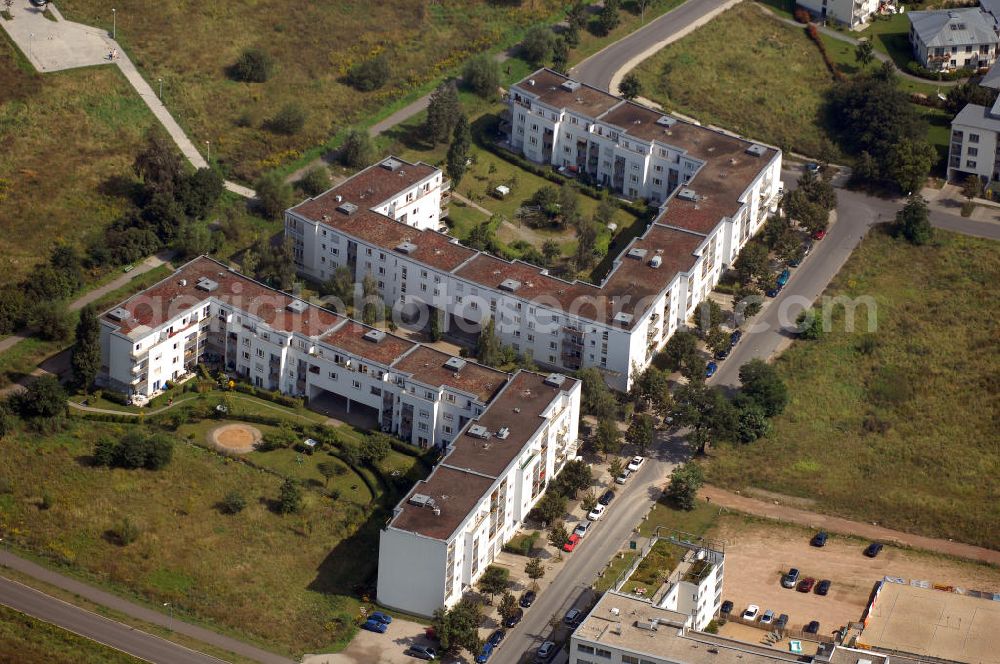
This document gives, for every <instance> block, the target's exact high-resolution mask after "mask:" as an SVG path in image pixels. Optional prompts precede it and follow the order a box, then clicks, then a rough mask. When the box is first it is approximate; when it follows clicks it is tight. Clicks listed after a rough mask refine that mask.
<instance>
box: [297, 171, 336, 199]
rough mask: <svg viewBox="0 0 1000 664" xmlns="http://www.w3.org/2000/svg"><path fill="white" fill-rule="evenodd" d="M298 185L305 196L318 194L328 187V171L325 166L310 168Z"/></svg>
mask: <svg viewBox="0 0 1000 664" xmlns="http://www.w3.org/2000/svg"><path fill="white" fill-rule="evenodd" d="M298 185H299V188H300V189H301V190H302V191H303V192H305V194H306V195H307V196H318V195H320V194H322V193H323V192H324V191H326V190H327V189H329V188H330V171H328V170H327V169H326V166H316V167H314V168H310V169H309V170H308V171H306V174H305V175H304V176H302V179H301V180H299V182H298Z"/></svg>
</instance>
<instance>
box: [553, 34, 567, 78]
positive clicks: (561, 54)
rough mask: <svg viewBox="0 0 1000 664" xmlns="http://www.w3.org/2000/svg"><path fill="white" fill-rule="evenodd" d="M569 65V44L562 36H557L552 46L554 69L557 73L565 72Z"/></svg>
mask: <svg viewBox="0 0 1000 664" xmlns="http://www.w3.org/2000/svg"><path fill="white" fill-rule="evenodd" d="M568 64H569V43H567V41H566V40H565V39H563V38H562V37H561V36H557V37H556V39H555V41H554V42H553V44H552V68H553V69H555V70H556V71H561V72H565V71H566V69H567V67H566V65H568Z"/></svg>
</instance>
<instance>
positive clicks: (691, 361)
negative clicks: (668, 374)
mask: <svg viewBox="0 0 1000 664" xmlns="http://www.w3.org/2000/svg"><path fill="white" fill-rule="evenodd" d="M662 357H663V359H664V361H665V362H666V365H667V366H666V368H667V369H669V370H670V371H679V370H681V369H683V368H684V367H686V366H692V365H697V358H699V357H700V353H699V351H698V337H696V336H695V335H694V333H692V332H688V331H687V330H677V331H676V332H674V334H673V336H671V337H670V339H669V340H668V341H667V343H666V345H665V346H664V347H663V355H662Z"/></svg>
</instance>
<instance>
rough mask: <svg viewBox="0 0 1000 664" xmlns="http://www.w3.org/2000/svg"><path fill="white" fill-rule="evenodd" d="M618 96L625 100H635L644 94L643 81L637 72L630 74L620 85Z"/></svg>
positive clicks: (626, 75)
mask: <svg viewBox="0 0 1000 664" xmlns="http://www.w3.org/2000/svg"><path fill="white" fill-rule="evenodd" d="M618 94H620V95H621V96H622V97H624V98H625V99H630V100H631V99H635V98H636V97H638V96H639V95H641V94H642V81H640V80H639V76H638V75H637V74H636V73H635V72H629V73H627V74H625V76H624V78H622V80H621V83H619V84H618Z"/></svg>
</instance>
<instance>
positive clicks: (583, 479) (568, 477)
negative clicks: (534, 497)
mask: <svg viewBox="0 0 1000 664" xmlns="http://www.w3.org/2000/svg"><path fill="white" fill-rule="evenodd" d="M555 481H557V482H559V483H560V485H561V486H562V487H564V488H565V491H564V493H565V494H566V495H567V496H569V497H571V498H572V497H575V496H576V494H577V493H578V492H580V491H583V490H584V489H586V488H587V487H589V486H590V485H591V484H593V483H594V475H593V473H592V472H591V470H590V466H589V465H587V464H586V463H584V462H583V461H568V462H567V463H566V465H565V466H563V469H562V472H561V473H559V477H557V478H556V480H555Z"/></svg>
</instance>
